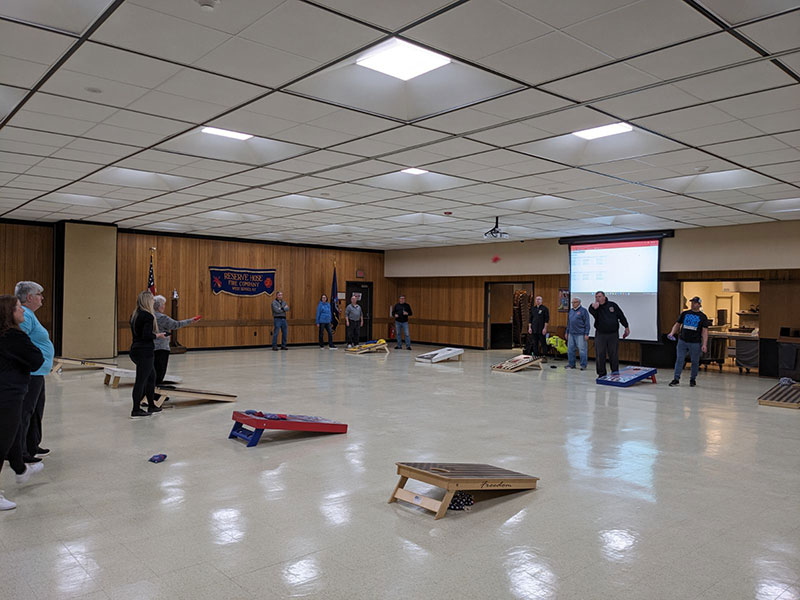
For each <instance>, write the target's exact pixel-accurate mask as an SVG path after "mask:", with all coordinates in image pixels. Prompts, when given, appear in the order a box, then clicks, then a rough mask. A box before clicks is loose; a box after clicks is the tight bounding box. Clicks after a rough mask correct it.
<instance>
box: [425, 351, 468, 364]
mask: <svg viewBox="0 0 800 600" xmlns="http://www.w3.org/2000/svg"><path fill="white" fill-rule="evenodd" d="M463 355H464V349H463V348H439V349H438V350H434V351H433V352H426V353H425V354H420V355H419V356H417V357H416V358H415V359H414V360H416V361H417V362H424V363H438V362H444V361H447V360H459V361H460V360H461V357H462V356H463Z"/></svg>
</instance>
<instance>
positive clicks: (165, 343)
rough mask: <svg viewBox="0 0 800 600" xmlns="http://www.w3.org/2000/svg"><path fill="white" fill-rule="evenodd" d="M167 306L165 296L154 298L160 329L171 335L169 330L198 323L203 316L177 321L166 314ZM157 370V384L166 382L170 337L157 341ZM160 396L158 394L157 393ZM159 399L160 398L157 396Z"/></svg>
mask: <svg viewBox="0 0 800 600" xmlns="http://www.w3.org/2000/svg"><path fill="white" fill-rule="evenodd" d="M166 306H167V299H166V298H164V296H155V297H154V298H153V308H154V309H155V315H156V323H157V324H158V329H159V330H160V331H163V332H165V333H167V335H169V333H168V332H170V331H175V330H176V329H180V328H181V327H186V326H187V325H191V324H192V323H197V322H198V321H199V320H200V319H202V317H201V316H200V315H196V316H194V317H192V318H191V319H183V320H182V321H176V320H175V319H173V318H171V317H168V316H167V315H165V314H164V309H165V308H166ZM154 364H155V370H156V385H161V384H162V383H164V377H165V376H166V374H167V365H168V364H169V337H165V338H160V339H157V340H156V341H155V362H154ZM156 396H158V394H156ZM156 399H158V398H156Z"/></svg>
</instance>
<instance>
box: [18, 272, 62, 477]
mask: <svg viewBox="0 0 800 600" xmlns="http://www.w3.org/2000/svg"><path fill="white" fill-rule="evenodd" d="M43 292H44V288H43V287H42V286H41V285H39V284H38V283H36V282H35V281H20V282H19V283H17V285H16V286H15V287H14V295H15V296H16V297H17V299H19V302H20V304H22V308H23V310H24V311H25V320H24V321H23V322H22V323H20V326H19V328H20V329H22V331H24V332H25V333H27V334H28V337H29V338H31V341H32V342H33V345H34V346H36V347H37V348H38V349H39V351H40V352H41V353H42V356H43V357H44V362H43V363H42V366H41V367H39V370H38V371H34V372H33V373H31V381H30V383H29V384H28V393H27V394H26V395H25V400H24V401H23V403H22V417H21V420H20V432H19V439H20V442H21V444H22V455H23V459H24V460H25V462H26V463H32V462H39V461H41V460H42V457H43V456H46V455H47V454H49V453H50V450H49V449H47V448H42V446H41V444H42V418H43V417H44V399H45V396H44V376H45V375H47V374H48V373H50V371H51V370H52V368H53V356H54V355H55V349H54V348H53V342H51V341H50V335H49V334H48V333H47V330H46V329H45V328H44V327H42V324H41V323H39V319H37V318H36V315H34V314H33V313H34V312H36V311H37V310H39V309H40V308H41V306H42V301H43V299H44V295H43Z"/></svg>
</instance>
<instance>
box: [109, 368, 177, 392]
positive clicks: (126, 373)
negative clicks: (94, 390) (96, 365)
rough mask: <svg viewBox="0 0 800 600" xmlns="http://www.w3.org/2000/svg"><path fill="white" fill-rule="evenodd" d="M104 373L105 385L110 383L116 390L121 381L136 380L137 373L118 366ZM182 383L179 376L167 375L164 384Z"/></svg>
mask: <svg viewBox="0 0 800 600" xmlns="http://www.w3.org/2000/svg"><path fill="white" fill-rule="evenodd" d="M103 372H104V373H105V375H106V376H105V378H104V379H103V384H104V385H108V384H109V383H110V384H111V387H112V388H115V389H116V388H118V387H119V380H120V379H136V371H134V370H133V369H120V368H119V367H117V366H116V365H115V366H111V367H105V368H104V369H103ZM182 381H183V378H182V377H178V376H177V375H167V376H166V377H164V383H181V382H182Z"/></svg>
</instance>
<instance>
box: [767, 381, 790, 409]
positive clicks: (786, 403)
mask: <svg viewBox="0 0 800 600" xmlns="http://www.w3.org/2000/svg"><path fill="white" fill-rule="evenodd" d="M758 403H759V404H760V405H762V406H781V407H783V408H800V383H793V384H791V385H781V384H780V383H779V384H778V385H775V386H773V387H771V388H769V389H768V390H767V391H766V392H764V393H763V394H761V395H760V396H759V397H758Z"/></svg>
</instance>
